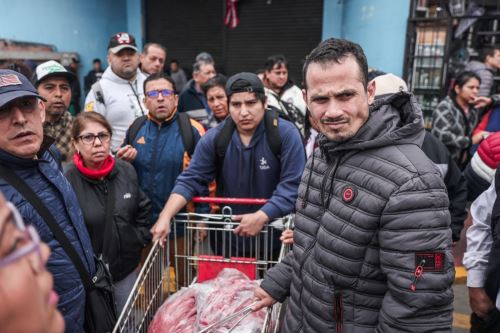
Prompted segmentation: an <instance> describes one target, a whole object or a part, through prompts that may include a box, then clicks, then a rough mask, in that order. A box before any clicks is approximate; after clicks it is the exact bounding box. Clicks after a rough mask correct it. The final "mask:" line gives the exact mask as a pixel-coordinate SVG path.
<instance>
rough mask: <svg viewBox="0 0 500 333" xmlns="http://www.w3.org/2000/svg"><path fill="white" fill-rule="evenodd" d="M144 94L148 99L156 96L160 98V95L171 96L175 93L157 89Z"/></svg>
mask: <svg viewBox="0 0 500 333" xmlns="http://www.w3.org/2000/svg"><path fill="white" fill-rule="evenodd" d="M145 94H146V96H148V97H149V98H158V96H160V94H161V95H162V96H163V97H167V96H172V95H174V94H175V91H173V90H169V89H157V90H150V91H148V92H146V93H145Z"/></svg>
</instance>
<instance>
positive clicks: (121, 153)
mask: <svg viewBox="0 0 500 333" xmlns="http://www.w3.org/2000/svg"><path fill="white" fill-rule="evenodd" d="M136 156H137V149H135V148H134V147H132V146H131V145H126V146H124V147H121V148H120V149H118V151H117V152H116V158H119V159H121V160H124V161H127V162H132V161H133V160H134V159H135V157H136Z"/></svg>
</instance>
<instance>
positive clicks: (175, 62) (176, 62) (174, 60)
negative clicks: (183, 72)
mask: <svg viewBox="0 0 500 333" xmlns="http://www.w3.org/2000/svg"><path fill="white" fill-rule="evenodd" d="M170 63H171V64H177V65H179V61H178V60H177V59H172V60H170Z"/></svg>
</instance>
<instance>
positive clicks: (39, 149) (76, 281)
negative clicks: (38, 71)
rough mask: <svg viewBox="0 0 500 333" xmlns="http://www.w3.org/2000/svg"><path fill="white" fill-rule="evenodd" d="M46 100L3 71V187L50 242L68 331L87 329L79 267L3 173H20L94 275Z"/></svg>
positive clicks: (0, 104) (51, 263)
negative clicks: (55, 153) (46, 128)
mask: <svg viewBox="0 0 500 333" xmlns="http://www.w3.org/2000/svg"><path fill="white" fill-rule="evenodd" d="M42 99H43V98H42V97H41V96H40V95H39V94H38V93H37V90H36V89H35V87H34V86H33V85H32V84H31V82H30V81H29V80H28V79H27V78H26V77H25V76H23V75H22V74H20V73H18V72H15V71H12V70H0V133H2V135H1V136H0V164H1V165H2V169H7V170H8V171H2V173H1V174H0V191H1V192H2V193H3V194H4V195H5V197H6V199H7V200H9V201H11V202H12V203H13V204H14V205H15V206H16V207H17V208H18V209H19V211H20V213H21V215H22V217H23V219H24V221H26V223H28V224H32V225H33V226H34V227H35V228H36V229H37V231H38V233H39V234H40V238H41V240H42V241H43V242H45V243H47V244H48V245H49V246H50V249H51V251H52V255H51V256H50V258H49V260H48V262H47V269H48V270H49V271H50V272H51V273H52V275H53V276H54V289H55V291H56V293H58V294H59V297H60V298H59V304H58V308H59V310H60V311H61V312H62V314H63V316H64V320H65V322H66V331H67V332H83V331H84V329H83V326H84V317H85V315H84V309H85V290H84V287H83V284H82V282H81V280H80V275H79V273H78V271H77V270H76V268H75V266H74V265H73V263H72V261H71V259H70V258H69V256H68V255H67V253H66V252H65V251H64V249H63V248H62V246H61V244H60V243H59V242H58V241H57V240H56V238H55V237H54V234H53V233H52V232H51V229H50V228H49V226H48V224H47V222H46V221H45V220H44V219H43V218H42V217H41V216H40V215H39V214H38V212H37V210H36V209H35V208H34V207H33V206H32V203H31V201H28V200H26V198H25V197H24V196H23V195H21V193H19V191H18V190H17V189H16V188H15V187H14V186H12V185H11V184H10V183H9V182H7V181H6V177H7V176H8V175H7V174H4V173H3V172H8V173H15V174H16V175H17V176H18V177H19V178H21V179H22V180H23V181H24V182H25V183H26V185H27V186H28V187H29V188H31V190H32V191H33V192H34V193H35V194H36V196H38V198H39V199H40V200H41V202H42V203H43V205H44V206H46V207H47V208H49V210H50V212H51V213H52V215H53V216H54V219H55V221H56V222H57V224H58V225H59V227H60V228H61V229H62V230H63V232H64V234H65V235H66V237H67V238H68V239H69V241H70V242H71V245H72V246H73V247H74V249H75V250H76V252H77V254H78V255H79V257H80V258H81V261H82V262H83V265H84V266H85V268H86V269H87V271H88V272H89V274H92V275H93V274H94V271H95V267H94V261H93V252H92V246H91V243H90V239H89V235H88V233H87V230H86V229H85V225H84V223H83V218H82V213H81V211H80V207H79V206H78V201H77V198H76V196H75V193H74V192H73V189H72V188H71V185H70V184H69V183H68V181H67V180H66V178H64V176H63V175H62V173H61V172H60V171H59V168H58V166H57V162H56V161H55V160H54V158H53V157H52V155H51V154H50V152H49V151H48V147H49V146H50V145H51V144H52V143H53V140H52V139H50V138H49V137H44V134H43V126H42V124H43V121H44V119H45V105H44V103H43V102H42ZM27 320H29V318H27Z"/></svg>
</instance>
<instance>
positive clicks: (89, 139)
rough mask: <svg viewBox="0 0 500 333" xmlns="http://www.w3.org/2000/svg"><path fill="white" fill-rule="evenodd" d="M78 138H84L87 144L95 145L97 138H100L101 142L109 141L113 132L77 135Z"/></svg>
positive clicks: (83, 140)
mask: <svg viewBox="0 0 500 333" xmlns="http://www.w3.org/2000/svg"><path fill="white" fill-rule="evenodd" d="M76 138H77V139H80V140H82V142H83V143H84V144H86V145H93V144H94V142H95V139H96V138H99V141H101V143H108V142H109V140H110V139H111V134H109V133H107V132H101V133H97V134H92V133H89V134H84V135H80V136H77V137H76Z"/></svg>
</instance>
